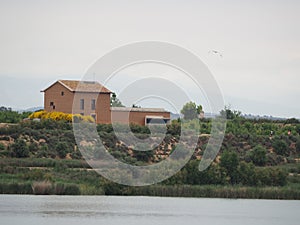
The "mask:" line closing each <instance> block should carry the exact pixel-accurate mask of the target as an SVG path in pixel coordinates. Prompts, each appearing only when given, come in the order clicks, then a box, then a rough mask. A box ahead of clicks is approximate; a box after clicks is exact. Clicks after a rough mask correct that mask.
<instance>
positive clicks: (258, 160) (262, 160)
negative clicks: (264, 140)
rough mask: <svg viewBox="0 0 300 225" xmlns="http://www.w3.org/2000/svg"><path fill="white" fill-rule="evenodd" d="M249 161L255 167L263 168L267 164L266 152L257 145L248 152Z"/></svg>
mask: <svg viewBox="0 0 300 225" xmlns="http://www.w3.org/2000/svg"><path fill="white" fill-rule="evenodd" d="M250 159H251V161H252V162H253V163H254V165H256V166H264V165H265V164H266V162H267V150H266V148H264V147H263V146H262V145H257V146H255V147H254V149H253V150H252V151H251V152H250Z"/></svg>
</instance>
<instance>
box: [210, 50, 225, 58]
mask: <svg viewBox="0 0 300 225" xmlns="http://www.w3.org/2000/svg"><path fill="white" fill-rule="evenodd" d="M210 53H213V54H217V55H219V56H220V57H223V55H222V53H221V52H219V51H217V50H211V51H209V52H208V54H210Z"/></svg>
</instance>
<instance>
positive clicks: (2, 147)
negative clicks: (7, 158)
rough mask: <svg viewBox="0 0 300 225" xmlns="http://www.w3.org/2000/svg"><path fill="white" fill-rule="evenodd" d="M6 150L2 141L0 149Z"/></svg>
mask: <svg viewBox="0 0 300 225" xmlns="http://www.w3.org/2000/svg"><path fill="white" fill-rule="evenodd" d="M2 150H5V146H4V144H2V143H0V151H2Z"/></svg>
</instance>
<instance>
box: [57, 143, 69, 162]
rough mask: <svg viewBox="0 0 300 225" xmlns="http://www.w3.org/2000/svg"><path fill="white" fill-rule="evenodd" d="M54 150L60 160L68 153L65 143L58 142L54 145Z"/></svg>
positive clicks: (67, 146)
mask: <svg viewBox="0 0 300 225" xmlns="http://www.w3.org/2000/svg"><path fill="white" fill-rule="evenodd" d="M55 150H56V152H57V153H58V156H59V157H60V158H62V159H63V158H65V157H66V155H67V153H68V152H70V147H69V145H68V144H67V143H66V142H59V143H57V144H56V145H55Z"/></svg>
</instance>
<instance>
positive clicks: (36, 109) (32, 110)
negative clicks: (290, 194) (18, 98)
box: [13, 106, 44, 113]
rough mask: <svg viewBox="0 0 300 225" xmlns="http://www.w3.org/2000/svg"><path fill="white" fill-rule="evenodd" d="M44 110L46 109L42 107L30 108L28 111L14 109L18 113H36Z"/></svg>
mask: <svg viewBox="0 0 300 225" xmlns="http://www.w3.org/2000/svg"><path fill="white" fill-rule="evenodd" d="M42 109H44V107H42V106H36V107H31V108H28V109H14V108H13V110H14V111H17V112H21V113H22V112H35V111H38V110H42Z"/></svg>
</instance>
